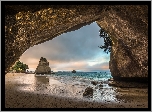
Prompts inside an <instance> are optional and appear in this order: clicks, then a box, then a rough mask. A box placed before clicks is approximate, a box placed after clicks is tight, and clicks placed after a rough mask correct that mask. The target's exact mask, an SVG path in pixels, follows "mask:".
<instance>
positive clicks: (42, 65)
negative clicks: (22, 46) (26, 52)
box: [35, 57, 51, 74]
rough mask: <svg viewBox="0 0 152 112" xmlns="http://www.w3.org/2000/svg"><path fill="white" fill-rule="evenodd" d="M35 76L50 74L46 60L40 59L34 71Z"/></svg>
mask: <svg viewBox="0 0 152 112" xmlns="http://www.w3.org/2000/svg"><path fill="white" fill-rule="evenodd" d="M35 73H36V74H50V73H51V68H50V67H49V62H48V61H47V60H46V58H43V57H41V58H40V61H39V64H38V66H37V68H36V70H35Z"/></svg>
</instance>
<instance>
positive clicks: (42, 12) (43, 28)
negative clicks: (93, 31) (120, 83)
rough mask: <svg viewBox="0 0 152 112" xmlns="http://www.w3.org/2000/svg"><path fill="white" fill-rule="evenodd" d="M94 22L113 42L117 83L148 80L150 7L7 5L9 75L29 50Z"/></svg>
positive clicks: (111, 61) (114, 72)
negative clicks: (12, 67)
mask: <svg viewBox="0 0 152 112" xmlns="http://www.w3.org/2000/svg"><path fill="white" fill-rule="evenodd" d="M149 4H150V2H149ZM92 22H96V23H97V24H98V25H99V27H101V28H103V29H104V30H105V31H106V32H107V33H108V35H110V38H111V39H112V42H113V46H112V51H111V54H110V62H109V67H110V71H111V74H112V76H113V78H114V80H128V81H130V80H136V81H139V80H141V81H143V80H146V81H147V79H148V5H95V6H94V5H68V6H65V5H63V6H62V5H60V6H54V5H47V6H42V5H35V6H32V7H31V6H30V5H25V6H24V5H23V6H21V5H6V6H5V71H6V73H7V72H8V70H9V68H10V67H11V66H12V65H13V64H14V63H15V62H16V60H18V59H19V57H20V56H21V55H22V54H23V53H24V52H25V51H26V50H27V49H29V48H30V47H32V46H34V45H37V44H40V43H43V42H46V41H48V40H51V39H53V38H55V37H57V36H58V35H61V34H63V33H66V32H69V31H74V30H77V29H79V28H81V27H82V26H85V25H88V24H90V23H92ZM101 52H102V51H101Z"/></svg>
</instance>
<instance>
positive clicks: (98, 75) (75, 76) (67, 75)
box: [50, 72, 112, 81]
mask: <svg viewBox="0 0 152 112" xmlns="http://www.w3.org/2000/svg"><path fill="white" fill-rule="evenodd" d="M50 75H51V76H52V77H56V78H58V79H63V80H64V81H66V80H69V81H70V80H74V81H76V80H79V81H81V80H89V81H103V80H104V81H105V80H108V79H110V78H112V76H111V73H110V72H77V73H71V72H55V74H50Z"/></svg>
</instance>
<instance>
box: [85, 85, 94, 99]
mask: <svg viewBox="0 0 152 112" xmlns="http://www.w3.org/2000/svg"><path fill="white" fill-rule="evenodd" d="M83 96H84V97H92V96H93V88H92V87H87V88H86V89H85V91H84V93H83Z"/></svg>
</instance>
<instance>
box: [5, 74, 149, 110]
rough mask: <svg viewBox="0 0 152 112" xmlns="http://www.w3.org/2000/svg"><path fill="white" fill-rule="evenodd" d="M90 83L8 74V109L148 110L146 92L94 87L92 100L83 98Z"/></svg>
mask: <svg viewBox="0 0 152 112" xmlns="http://www.w3.org/2000/svg"><path fill="white" fill-rule="evenodd" d="M88 83H89V82H84V83H78V82H73V83H71V82H69V83H64V82H62V81H61V80H58V79H54V78H51V77H47V76H42V77H35V75H34V74H23V73H8V74H6V76H5V107H6V108H148V89H147V88H98V87H94V94H93V98H84V97H83V92H84V90H85V88H86V87H88V85H89V84H88ZM99 93H100V95H98V94H99ZM101 97H102V99H101ZM97 98H99V100H98V99H97Z"/></svg>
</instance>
